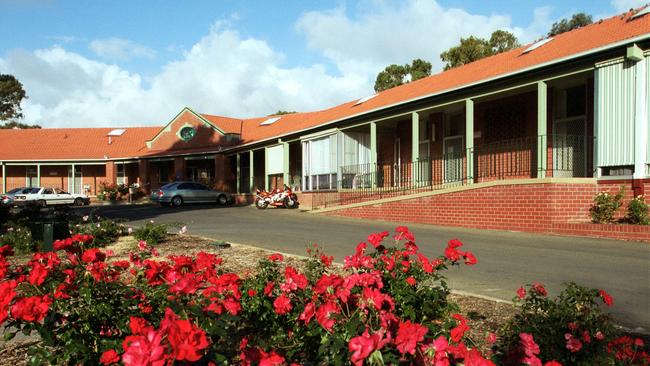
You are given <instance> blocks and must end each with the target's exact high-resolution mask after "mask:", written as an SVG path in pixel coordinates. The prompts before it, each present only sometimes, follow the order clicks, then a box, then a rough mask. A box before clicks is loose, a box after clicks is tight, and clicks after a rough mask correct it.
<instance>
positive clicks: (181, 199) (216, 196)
mask: <svg viewBox="0 0 650 366" xmlns="http://www.w3.org/2000/svg"><path fill="white" fill-rule="evenodd" d="M149 198H150V199H151V202H158V203H160V205H161V206H169V205H172V206H174V207H179V206H182V205H183V204H185V203H199V202H201V203H217V204H220V205H227V204H229V203H232V202H233V201H234V197H233V196H232V195H231V194H229V193H226V192H221V191H215V190H212V189H210V188H208V187H207V186H205V185H203V184H201V183H196V182H184V181H179V182H173V183H168V184H165V185H164V186H162V187H160V189H157V190H154V191H152V192H151V195H150V196H149Z"/></svg>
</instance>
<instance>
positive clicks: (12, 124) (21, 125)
mask: <svg viewBox="0 0 650 366" xmlns="http://www.w3.org/2000/svg"><path fill="white" fill-rule="evenodd" d="M14 128H17V129H21V130H23V129H30V128H41V126H39V125H28V124H26V123H20V122H16V121H10V122H6V123H5V124H1V125H0V129H3V130H8V129H14Z"/></svg>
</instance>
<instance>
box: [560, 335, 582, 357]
mask: <svg viewBox="0 0 650 366" xmlns="http://www.w3.org/2000/svg"><path fill="white" fill-rule="evenodd" d="M564 337H565V338H566V339H567V342H566V349H568V350H569V351H571V352H572V353H575V352H578V351H580V350H581V349H582V342H580V340H579V339H578V338H575V337H573V336H572V335H571V334H568V333H567V334H565V335H564Z"/></svg>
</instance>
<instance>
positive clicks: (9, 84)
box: [0, 74, 27, 121]
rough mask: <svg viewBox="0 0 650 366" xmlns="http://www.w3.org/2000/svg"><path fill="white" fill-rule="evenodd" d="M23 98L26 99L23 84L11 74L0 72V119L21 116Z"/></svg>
mask: <svg viewBox="0 0 650 366" xmlns="http://www.w3.org/2000/svg"><path fill="white" fill-rule="evenodd" d="M23 99H27V94H26V93H25V89H23V84H21V83H20V81H18V79H16V78H15V77H14V76H13V75H6V74H0V121H10V120H15V119H19V118H22V117H23V114H22V112H21V108H20V103H21V102H22V101H23Z"/></svg>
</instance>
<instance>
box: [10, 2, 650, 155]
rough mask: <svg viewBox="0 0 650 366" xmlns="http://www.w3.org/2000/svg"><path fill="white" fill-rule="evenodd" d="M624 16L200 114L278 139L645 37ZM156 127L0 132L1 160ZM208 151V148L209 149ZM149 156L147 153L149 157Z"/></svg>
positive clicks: (96, 145)
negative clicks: (283, 102) (401, 79)
mask: <svg viewBox="0 0 650 366" xmlns="http://www.w3.org/2000/svg"><path fill="white" fill-rule="evenodd" d="M631 16H632V13H631V12H628V13H625V14H622V15H617V16H614V17H611V18H608V19H604V20H601V21H598V22H596V23H594V24H591V25H588V26H585V27H582V28H579V29H576V30H573V31H571V32H567V33H563V34H560V35H557V36H555V37H554V39H553V40H552V41H550V42H548V43H546V44H544V45H543V46H541V47H539V48H537V49H535V50H533V51H531V52H528V53H522V52H523V51H524V50H525V49H526V48H527V47H529V46H530V45H525V46H522V47H519V48H517V49H514V50H511V51H508V52H504V53H501V54H498V55H495V56H492V57H488V58H485V59H482V60H479V61H476V62H473V63H470V64H467V65H463V66H460V67H457V68H454V69H451V70H448V71H444V72H441V73H438V74H435V75H432V76H430V77H427V78H424V79H420V80H417V81H414V82H411V83H408V84H405V85H402V86H399V87H396V88H393V89H389V90H386V91H383V92H381V93H378V94H377V95H376V96H375V97H374V98H372V99H370V100H368V101H366V102H364V103H361V104H357V105H355V103H356V100H354V101H351V102H347V103H344V104H341V105H338V106H335V107H332V108H329V109H325V110H321V111H316V112H307V113H295V114H288V115H282V116H278V117H281V118H280V120H278V121H277V122H275V123H273V124H270V125H260V123H261V122H263V121H265V120H266V119H268V118H270V117H268V116H267V117H259V118H249V119H237V118H229V117H220V116H214V115H209V114H202V115H201V116H202V117H203V118H205V119H207V120H208V121H210V122H211V123H213V124H214V125H216V126H218V127H219V128H220V129H221V130H223V131H224V132H226V133H239V134H241V138H242V141H243V143H250V142H256V141H261V140H266V139H270V138H276V137H281V136H282V135H285V134H289V133H292V132H295V131H299V130H304V129H308V128H313V127H316V126H320V125H324V124H327V123H328V122H333V121H338V120H343V119H346V118H349V117H352V116H355V115H360V114H363V113H367V112H371V111H374V110H378V109H381V108H386V107H388V106H391V105H395V104H400V103H406V102H408V101H411V100H415V99H419V98H423V97H426V96H432V95H436V94H441V93H444V92H446V91H450V90H455V89H461V88H463V87H466V86H468V85H472V84H476V83H481V82H487V81H489V80H491V79H496V78H500V77H505V76H507V75H510V74H514V73H518V72H524V71H526V70H529V69H533V68H536V67H541V66H543V65H546V64H549V63H554V62H560V61H561V60H563V59H567V58H571V57H577V56H579V55H580V54H583V53H585V52H588V51H591V50H596V49H599V48H602V47H606V46H611V45H614V44H618V43H620V42H625V41H628V40H632V39H635V38H639V37H643V38H644V39H650V15H645V16H642V17H637V18H634V19H632V18H631ZM160 128H161V127H141V128H129V129H127V132H126V133H125V134H124V135H123V136H120V137H117V138H115V139H114V142H113V144H112V145H108V142H107V141H108V138H107V137H106V134H107V133H108V131H110V130H111V129H104V128H97V129H92V128H86V129H42V130H0V161H1V160H29V159H33V160H45V159H102V158H103V157H104V156H105V155H106V156H108V157H110V158H124V157H132V156H143V155H147V151H146V150H147V149H146V147H145V141H147V140H149V139H151V138H153V136H155V135H156V133H157V132H158V130H159V129H160ZM210 148H213V147H210ZM151 153H152V152H151V151H149V154H151Z"/></svg>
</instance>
